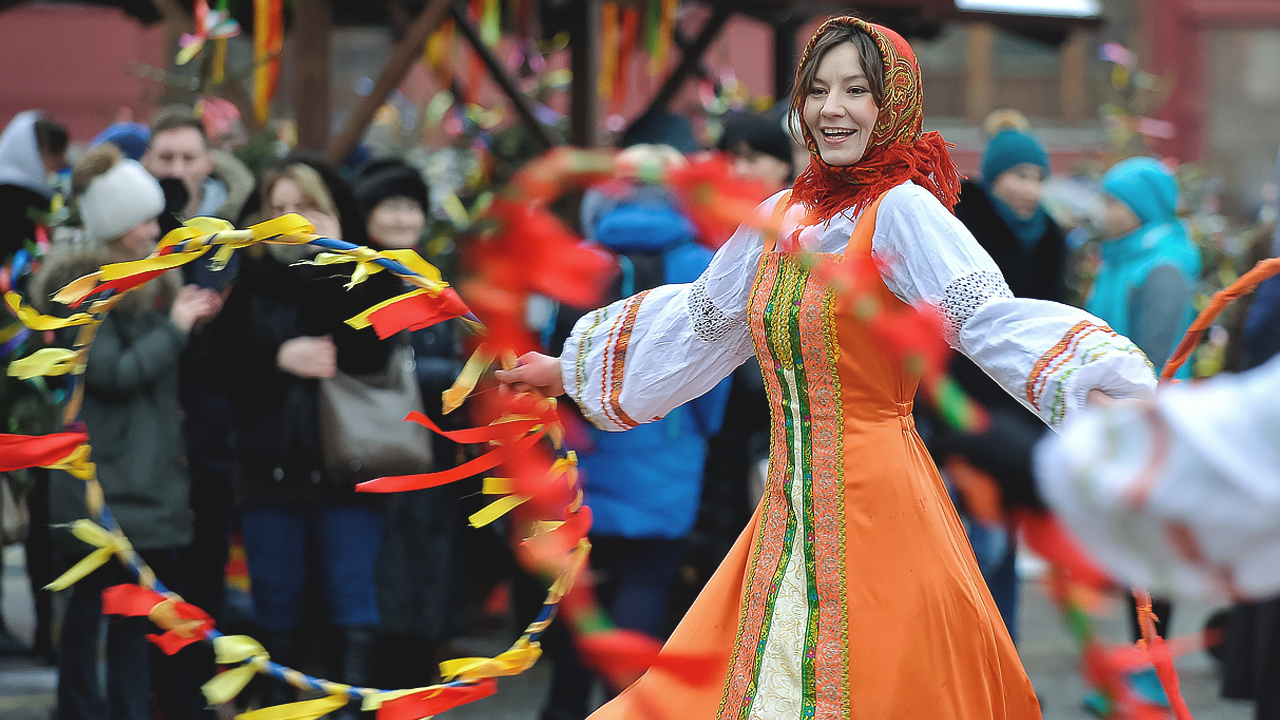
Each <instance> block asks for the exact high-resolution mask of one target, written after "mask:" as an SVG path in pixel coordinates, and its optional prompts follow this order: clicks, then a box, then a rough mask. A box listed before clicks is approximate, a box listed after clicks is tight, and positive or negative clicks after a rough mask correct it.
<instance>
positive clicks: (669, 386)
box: [560, 183, 1156, 430]
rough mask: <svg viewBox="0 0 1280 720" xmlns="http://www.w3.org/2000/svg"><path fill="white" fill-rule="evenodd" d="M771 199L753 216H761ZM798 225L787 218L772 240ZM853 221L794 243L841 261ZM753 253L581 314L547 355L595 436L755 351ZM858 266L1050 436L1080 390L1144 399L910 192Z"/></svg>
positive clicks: (659, 407)
mask: <svg viewBox="0 0 1280 720" xmlns="http://www.w3.org/2000/svg"><path fill="white" fill-rule="evenodd" d="M781 196H782V194H781V193H779V194H778V195H775V196H773V197H772V198H769V199H768V200H766V201H765V202H764V203H763V204H762V205H761V207H760V212H762V213H765V214H766V216H767V214H768V213H769V212H770V211H771V210H772V208H773V205H774V203H776V202H777V201H778V199H779V198H780V197H781ZM800 215H801V213H800V212H799V211H798V209H797V208H792V211H789V212H788V213H787V215H786V216H785V217H784V220H783V233H782V234H783V235H784V236H786V235H787V234H789V233H790V232H791V231H792V230H793V229H794V228H795V227H796V226H797V223H798V222H799V219H800V218H799V216H800ZM856 222H857V217H856V216H850V214H849V213H846V214H841V215H838V216H836V217H835V218H833V219H831V220H830V221H828V222H826V223H824V224H821V225H815V226H810V227H807V228H803V229H802V230H801V231H800V233H799V240H800V243H801V245H802V246H803V248H804V249H806V250H810V251H814V252H824V253H842V252H844V250H845V248H846V246H847V245H848V242H849V237H850V234H851V233H852V232H853V227H854V224H855V223H856ZM762 252H763V238H762V235H761V232H760V231H759V230H756V229H753V228H748V227H745V226H744V227H740V228H739V229H738V231H737V232H736V233H734V235H733V237H732V238H730V239H729V241H728V242H727V243H725V245H724V246H723V247H721V248H720V250H719V251H718V252H717V253H716V255H715V257H714V258H713V259H712V260H711V264H710V266H708V267H707V269H706V271H705V272H703V273H702V275H701V276H700V277H699V278H698V279H697V280H696V281H694V282H692V283H688V284H681V285H664V286H661V287H658V288H654V289H653V290H650V291H648V292H646V293H642V294H640V295H636V296H633V297H630V298H626V299H624V300H620V301H618V302H616V303H613V304H612V305H609V306H608V307H605V308H601V309H599V310H596V311H595V312H593V313H588V314H587V315H585V316H584V317H583V318H582V319H581V320H579V321H578V323H577V325H576V326H575V327H574V329H573V333H572V335H571V336H570V338H569V339H568V341H567V342H566V343H565V346H564V352H563V353H562V354H561V356H560V357H561V374H562V376H563V378H564V386H565V390H566V392H568V394H569V395H570V396H571V397H572V398H573V399H574V400H575V401H576V402H577V403H578V406H579V407H580V408H582V410H583V412H584V413H585V414H586V415H587V417H588V418H589V419H590V420H591V421H592V422H593V423H595V424H596V425H597V426H598V427H600V428H602V429H605V430H626V429H629V428H631V427H634V426H635V425H636V424H637V423H638V422H645V421H649V420H652V419H657V418H660V417H663V416H665V415H666V414H667V413H668V412H670V411H671V410H672V409H674V408H676V407H678V406H679V405H681V404H683V403H685V402H688V401H689V400H692V399H693V398H696V397H698V396H699V395H701V394H703V393H705V392H707V391H708V390H710V389H711V388H712V387H714V386H715V384H716V383H717V382H719V381H720V380H721V379H723V378H724V377H726V376H728V375H729V373H731V372H733V370H734V368H736V367H738V366H739V365H741V364H742V363H743V362H745V361H746V360H747V359H748V358H750V357H751V356H752V355H753V354H754V352H755V350H754V347H753V345H752V341H751V333H750V330H749V328H748V326H747V311H748V305H749V303H750V300H751V290H752V286H753V284H754V280H755V276H756V271H757V268H758V266H759V263H760V256H761V253H762ZM872 254H873V256H874V257H875V258H876V259H877V260H878V261H879V263H880V264H881V267H882V271H881V272H882V275H881V277H882V278H883V280H884V282H885V285H886V286H887V287H888V288H889V290H891V291H892V292H893V293H894V295H896V296H898V297H899V298H900V299H902V300H903V301H904V302H907V303H909V304H914V303H916V302H918V301H921V300H923V301H927V302H929V303H930V304H932V305H934V306H936V307H938V308H939V309H940V310H941V312H942V315H943V319H944V325H945V328H946V330H947V335H948V338H947V340H948V342H949V343H950V344H951V345H952V346H953V347H955V348H956V349H957V350H959V351H960V352H962V353H964V354H965V355H966V356H968V357H969V358H970V359H972V360H973V361H974V362H975V363H977V365H978V366H979V367H981V368H982V369H983V370H985V371H986V372H987V373H988V374H989V375H991V377H993V378H995V380H996V381H997V382H999V383H1000V385H1001V386H1002V387H1004V388H1005V390H1007V391H1008V392H1009V393H1010V394H1012V395H1013V396H1014V397H1016V398H1018V399H1019V400H1020V401H1021V402H1022V403H1023V404H1024V405H1026V406H1027V407H1029V408H1031V410H1032V411H1033V412H1035V413H1036V414H1037V415H1039V416H1040V417H1041V418H1042V419H1043V420H1044V421H1045V422H1047V423H1049V424H1051V425H1054V426H1057V425H1059V424H1061V423H1062V421H1063V420H1064V419H1065V417H1066V416H1067V415H1069V414H1071V413H1073V412H1074V411H1075V410H1077V409H1079V408H1080V407H1082V406H1083V405H1084V402H1085V398H1086V396H1087V395H1088V393H1089V391H1090V390H1094V389H1099V390H1102V391H1104V392H1106V393H1107V394H1108V395H1111V396H1112V397H1144V396H1147V395H1149V394H1150V393H1151V392H1152V390H1153V389H1154V388H1155V384H1156V380H1155V376H1154V374H1153V373H1152V370H1151V365H1150V363H1149V362H1148V361H1147V358H1146V357H1145V356H1144V355H1143V354H1142V352H1141V351H1139V350H1138V348H1137V347H1136V346H1134V345H1133V343H1131V342H1129V340H1128V339H1127V338H1124V337H1121V336H1119V335H1117V334H1115V333H1114V332H1112V331H1111V329H1110V328H1108V327H1107V326H1106V324H1105V323H1103V322H1102V321H1101V320H1099V319H1097V318H1095V317H1094V316H1092V315H1090V314H1088V313H1086V312H1084V311H1083V310H1079V309H1077V308H1073V307H1069V306H1066V305H1060V304H1057V303H1052V302H1046V301H1043V300H1028V299H1019V298H1014V297H1013V294H1012V293H1011V292H1010V291H1009V287H1008V285H1007V284H1006V283H1005V281H1004V277H1003V276H1002V275H1001V274H1000V270H999V269H998V268H997V267H996V264H995V262H994V261H993V260H992V259H991V257H990V256H989V255H988V254H987V252H986V251H985V250H983V248H982V246H980V245H979V244H978V242H977V241H976V240H975V239H974V237H973V235H971V234H970V233H969V231H968V229H966V228H965V226H964V225H963V224H961V223H960V221H959V220H957V219H956V218H955V216H954V215H952V214H951V213H950V212H948V211H947V210H946V208H944V207H943V206H942V204H941V203H939V202H938V201H937V199H936V198H934V196H933V195H932V194H930V193H929V192H928V191H927V190H925V189H924V188H922V187H920V186H918V185H916V184H914V183H906V184H903V185H899V186H898V187H896V188H894V189H892V190H890V191H889V192H888V193H887V194H886V195H885V197H884V199H883V201H882V202H881V204H880V209H879V214H878V215H877V217H876V231H875V235H874V238H873V241H872ZM844 350H845V351H849V350H851V349H850V348H845V349H844Z"/></svg>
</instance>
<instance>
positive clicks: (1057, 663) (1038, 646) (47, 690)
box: [0, 548, 1252, 720]
mask: <svg viewBox="0 0 1280 720" xmlns="http://www.w3.org/2000/svg"><path fill="white" fill-rule="evenodd" d="M4 558H5V561H6V562H5V571H4V572H5V575H4V588H5V593H4V598H3V601H4V602H3V608H4V617H5V619H6V621H7V622H9V623H10V627H12V628H13V629H14V631H15V632H16V633H17V634H19V635H20V636H22V637H26V635H27V634H28V633H30V632H31V603H30V595H29V593H28V589H27V585H26V578H25V575H24V573H23V572H22V568H21V564H20V563H21V560H22V555H21V552H16V551H15V550H14V549H13V548H10V549H9V550H8V551H6V553H5V555H4ZM1023 598H1024V603H1023V608H1024V616H1023V621H1022V644H1021V651H1022V658H1023V661H1024V663H1025V664H1026V668H1027V672H1028V673H1030V675H1031V679H1032V682H1034V683H1035V686H1036V690H1037V692H1038V693H1039V694H1040V696H1041V699H1042V703H1043V706H1044V718H1045V720H1086V719H1087V718H1089V717H1090V716H1089V715H1088V714H1086V713H1085V712H1084V711H1083V710H1082V709H1081V705H1080V699H1081V697H1082V694H1083V686H1082V685H1081V683H1080V678H1079V675H1078V674H1077V672H1076V656H1075V646H1074V644H1073V643H1072V641H1071V639H1070V637H1069V636H1068V635H1067V633H1066V629H1065V627H1064V626H1063V625H1062V623H1061V622H1060V621H1059V620H1058V617H1057V614H1056V611H1055V610H1054V608H1053V607H1052V606H1051V605H1050V604H1049V603H1048V602H1047V601H1046V600H1045V599H1044V595H1043V594H1042V593H1041V592H1040V590H1039V589H1038V588H1037V587H1036V586H1035V584H1034V583H1033V582H1027V583H1025V584H1024V587H1023ZM1121 607H1122V606H1121V605H1120V603H1119V602H1117V603H1116V607H1115V609H1114V612H1112V613H1111V616H1110V617H1108V618H1105V619H1104V620H1103V621H1101V622H1100V623H1099V629H1100V631H1101V632H1103V633H1104V634H1105V636H1106V637H1108V638H1114V639H1121V638H1123V637H1124V636H1125V632H1126V631H1125V627H1126V626H1125V621H1124V618H1123V616H1122V615H1121V610H1120V608H1121ZM1211 609H1212V608H1209V607H1205V606H1197V605H1192V604H1188V603H1183V604H1182V605H1179V606H1178V608H1177V611H1176V616H1175V618H1174V623H1175V626H1174V632H1175V634H1179V633H1186V632H1191V631H1194V630H1198V629H1199V628H1200V627H1201V626H1202V625H1203V622H1204V618H1205V617H1206V616H1207V614H1208V613H1209V611H1210V610H1211ZM509 639H510V638H507V639H506V640H509ZM503 643H504V639H503V638H470V639H467V640H465V641H463V642H462V643H460V645H461V649H463V650H465V651H467V652H468V653H471V652H476V653H481V652H490V653H491V652H494V651H498V650H501V649H502V646H503ZM1179 669H1180V671H1181V679H1182V686H1183V690H1184V694H1185V696H1186V698H1187V702H1188V704H1189V705H1190V706H1191V710H1192V712H1193V714H1194V715H1195V717H1196V718H1197V720H1248V719H1249V718H1251V717H1252V715H1251V712H1250V708H1249V706H1247V705H1244V704H1240V703H1231V702H1227V701H1223V700H1221V699H1219V698H1218V693H1217V677H1216V671H1215V668H1214V661H1213V659H1212V658H1210V657H1209V656H1208V655H1207V654H1205V653H1202V652H1200V653H1195V654H1193V655H1188V656H1186V657H1184V658H1182V659H1181V661H1180V662H1179ZM922 680H925V679H923V678H922ZM56 682H57V676H56V673H55V671H54V670H53V669H52V668H48V667H39V666H34V665H33V664H32V663H31V662H29V661H23V660H15V659H9V660H0V718H3V719H4V720H48V719H49V718H51V717H52V716H53V708H54V689H55V686H56ZM546 682H547V667H546V665H545V664H542V665H539V666H537V667H535V668H534V669H533V670H531V671H529V672H528V673H526V674H524V675H522V676H519V677H515V678H509V679H504V680H502V681H501V683H500V690H499V692H498V694H497V695H496V696H494V697H491V698H487V699H485V700H482V701H480V702H477V703H474V704H472V705H469V706H464V707H462V708H458V709H457V710H454V711H451V712H449V713H447V714H445V715H444V716H442V717H447V718H452V720H536V719H537V715H538V713H537V707H538V705H539V701H540V698H541V697H542V696H543V693H544V688H545V686H546Z"/></svg>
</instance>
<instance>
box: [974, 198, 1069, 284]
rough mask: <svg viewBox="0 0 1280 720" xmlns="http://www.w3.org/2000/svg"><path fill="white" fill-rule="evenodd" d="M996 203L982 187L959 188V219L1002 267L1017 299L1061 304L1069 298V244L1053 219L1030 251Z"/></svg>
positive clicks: (1002, 271)
mask: <svg viewBox="0 0 1280 720" xmlns="http://www.w3.org/2000/svg"><path fill="white" fill-rule="evenodd" d="M994 203H995V201H994V199H993V198H992V197H991V195H990V194H989V193H988V191H987V190H986V188H984V187H983V186H982V185H981V184H979V183H976V182H973V181H971V180H966V181H964V182H962V183H961V184H960V203H959V204H958V205H956V217H957V218H958V219H959V220H960V222H962V223H964V226H965V227H966V228H968V229H969V232H971V233H973V236H974V237H975V238H977V240H978V243H979V244H981V245H982V247H983V249H985V250H986V251H987V252H988V253H990V255H991V259H992V260H995V261H996V265H997V266H999V267H1000V272H1001V273H1003V274H1004V278H1005V281H1006V282H1008V283H1009V289H1010V290H1012V291H1013V294H1014V296H1015V297H1020V298H1034V299H1037V300H1051V301H1053V302H1062V301H1063V298H1064V296H1065V295H1066V282H1065V280H1064V278H1065V275H1066V263H1067V244H1066V239H1065V237H1064V235H1063V233H1062V228H1061V227H1059V226H1058V223H1056V222H1054V220H1053V218H1049V221H1048V223H1047V224H1046V225H1045V232H1044V235H1043V236H1041V238H1040V240H1039V241H1038V242H1036V243H1034V244H1033V245H1032V246H1030V247H1028V246H1027V244H1026V243H1023V242H1022V241H1020V240H1019V239H1018V238H1017V237H1016V236H1015V235H1014V234H1013V231H1012V230H1010V229H1009V225H1008V224H1007V223H1006V222H1005V221H1004V219H1003V218H1001V217H1000V215H999V214H998V213H997V212H996V209H995V204H994Z"/></svg>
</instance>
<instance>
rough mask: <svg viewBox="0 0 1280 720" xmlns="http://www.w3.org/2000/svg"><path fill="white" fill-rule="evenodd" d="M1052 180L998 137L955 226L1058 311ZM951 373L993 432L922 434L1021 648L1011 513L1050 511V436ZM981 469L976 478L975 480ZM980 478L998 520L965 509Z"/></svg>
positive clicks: (1032, 153)
mask: <svg viewBox="0 0 1280 720" xmlns="http://www.w3.org/2000/svg"><path fill="white" fill-rule="evenodd" d="M1048 175H1049V155H1048V153H1047V152H1046V151H1045V149H1044V147H1043V146H1042V145H1041V144H1040V142H1039V141H1038V140H1037V139H1036V138H1035V137H1034V136H1032V135H1031V134H1030V133H1028V132H1025V131H1024V130H1022V129H1018V128H1016V127H1009V128H1005V129H1002V130H999V131H998V132H997V133H996V134H995V136H994V137H992V139H991V141H990V143H989V144H988V146H987V150H986V152H985V154H984V155H983V159H982V178H981V180H980V181H974V180H965V181H964V182H963V183H962V184H961V186H960V203H959V204H958V205H956V217H957V218H958V219H959V220H960V222H962V223H964V225H965V227H966V228H968V229H969V231H970V232H971V233H973V236H974V237H975V238H977V240H978V242H979V243H980V244H981V245H982V247H983V248H984V249H986V251H987V252H988V253H990V254H991V257H992V259H994V260H995V261H996V265H997V266H998V267H999V268H1000V272H1001V274H1002V275H1003V276H1004V280H1005V281H1006V282H1007V283H1008V285H1009V289H1010V290H1011V291H1012V292H1013V294H1014V295H1015V296H1016V297H1026V298H1036V299H1040V300H1051V301H1054V302H1061V301H1062V300H1063V298H1064V295H1065V293H1066V282H1065V272H1066V254H1067V253H1066V240H1065V236H1064V234H1063V232H1062V229H1061V228H1060V227H1059V226H1058V224H1057V223H1056V222H1055V221H1054V219H1053V218H1052V217H1050V216H1049V214H1048V213H1047V212H1046V211H1045V209H1044V207H1043V206H1042V205H1041V196H1042V193H1043V187H1042V183H1043V181H1044V179H1045V178H1046V177H1048ZM999 280H1000V279H999V278H994V277H993V278H984V277H982V276H981V275H978V276H975V277H972V278H971V279H970V281H971V283H972V284H973V287H972V288H971V289H972V291H973V295H974V297H982V296H983V293H982V292H981V289H982V287H981V286H982V285H983V284H984V283H987V282H998V281H999ZM965 291H966V288H965V287H963V286H962V287H959V288H958V290H957V296H956V297H954V298H953V297H951V296H950V291H949V294H948V298H947V299H948V301H951V302H957V303H963V302H964V297H963V294H964V292H965ZM975 309H976V308H975ZM950 372H951V373H952V375H953V376H954V377H955V379H956V382H957V383H958V384H959V385H960V387H961V388H963V389H964V391H965V392H966V393H967V394H968V395H969V396H970V397H972V398H973V399H974V400H976V401H977V402H978V403H979V404H981V405H982V406H983V407H984V408H986V410H987V411H988V413H989V415H990V420H991V422H990V426H989V427H988V428H987V429H986V430H985V431H983V432H980V433H970V432H964V431H957V430H952V429H950V428H947V427H946V426H945V425H944V424H943V423H942V422H941V420H940V419H939V418H937V417H933V416H929V415H928V413H927V411H926V413H924V414H925V415H926V419H925V421H924V423H923V424H924V425H925V426H927V428H931V429H932V432H926V433H925V434H926V435H927V442H928V445H929V449H930V451H931V452H932V453H933V455H934V457H935V458H936V460H937V462H938V465H939V467H940V468H943V469H944V470H950V472H949V473H948V474H949V476H950V479H951V480H952V482H953V485H954V487H955V489H956V490H957V491H958V495H959V498H958V499H959V501H960V502H958V503H957V504H958V505H959V506H960V508H961V510H962V516H963V518H964V520H965V526H966V528H967V529H968V531H969V539H970V541H971V542H972V543H973V548H974V553H975V555H976V556H977V558H978V566H979V568H980V569H981V570H982V574H983V577H984V578H985V579H986V581H987V585H988V587H989V588H990V589H991V594H992V596H993V598H994V599H995V601H996V606H997V607H998V608H999V610H1000V614H1001V616H1002V617H1003V618H1004V621H1005V625H1006V626H1007V627H1008V629H1009V634H1010V635H1011V636H1012V637H1013V638H1014V639H1015V640H1016V639H1017V637H1018V634H1017V633H1018V627H1017V626H1018V620H1017V617H1018V613H1017V609H1018V603H1017V595H1018V583H1017V574H1016V571H1015V560H1016V558H1017V546H1016V544H1015V536H1014V534H1013V532H1012V528H1011V526H1010V524H1009V520H1010V517H1009V511H1012V510H1014V509H1017V508H1043V503H1042V502H1041V501H1040V499H1039V497H1038V496H1037V495H1036V492H1035V485H1034V479H1033V476H1032V470H1031V450H1032V447H1033V446H1034V445H1035V443H1036V442H1037V441H1038V440H1039V439H1040V437H1041V436H1042V435H1043V434H1044V432H1045V428H1044V424H1043V423H1041V422H1040V420H1039V419H1038V418H1036V416H1035V415H1033V414H1031V412H1030V411H1028V410H1026V409H1025V408H1023V407H1022V406H1021V405H1020V404H1019V403H1018V402H1017V400H1015V399H1014V398H1013V397H1012V396H1011V395H1009V394H1008V393H1006V392H1004V391H1003V390H1002V389H1001V388H1000V386H998V385H997V384H996V383H995V381H994V380H992V379H991V378H990V377H988V376H987V374H986V373H984V372H983V371H982V370H980V369H979V368H978V366H977V365H975V364H973V362H971V361H970V360H968V359H966V358H964V357H962V356H959V355H956V356H955V358H954V359H953V361H952V363H951V367H950ZM918 406H919V407H927V404H926V403H920V404H919V405H918ZM975 469H976V470H977V471H978V475H975V473H973V472H972V470H975ZM975 477H981V478H982V479H981V480H980V482H989V481H993V482H995V483H996V485H997V486H998V487H999V490H1000V497H1001V501H1002V502H1001V507H1000V508H998V509H997V512H996V516H995V517H993V516H991V514H990V512H989V510H990V509H988V508H978V507H969V508H966V504H965V502H964V501H965V490H966V488H967V487H969V485H967V483H966V480H970V479H972V478H975Z"/></svg>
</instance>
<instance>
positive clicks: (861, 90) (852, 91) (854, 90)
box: [849, 87, 867, 95]
mask: <svg viewBox="0 0 1280 720" xmlns="http://www.w3.org/2000/svg"><path fill="white" fill-rule="evenodd" d="M866 91H867V89H866V88H860V87H851V88H849V94H851V95H861V94H863V93H865V92H866Z"/></svg>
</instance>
